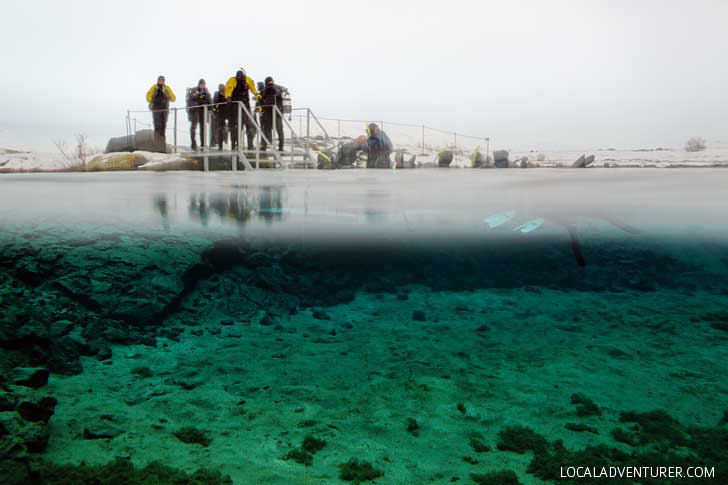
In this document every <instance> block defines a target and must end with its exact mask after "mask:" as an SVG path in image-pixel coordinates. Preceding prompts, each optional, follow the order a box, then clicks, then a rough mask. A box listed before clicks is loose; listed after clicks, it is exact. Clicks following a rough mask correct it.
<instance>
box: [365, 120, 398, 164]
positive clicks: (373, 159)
mask: <svg viewBox="0 0 728 485" xmlns="http://www.w3.org/2000/svg"><path fill="white" fill-rule="evenodd" d="M367 133H368V134H369V140H368V141H367V146H368V153H367V168H390V167H391V165H392V161H391V160H390V159H389V155H390V154H391V153H392V149H393V146H392V141H391V140H390V139H389V137H388V136H387V134H386V133H385V132H383V131H382V130H381V129H380V128H379V127H378V126H377V125H376V123H371V124H369V126H368V127H367Z"/></svg>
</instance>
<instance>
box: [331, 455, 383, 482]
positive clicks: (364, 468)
mask: <svg viewBox="0 0 728 485" xmlns="http://www.w3.org/2000/svg"><path fill="white" fill-rule="evenodd" d="M383 476H384V472H382V471H381V470H377V469H376V468H374V466H373V465H372V464H371V463H369V462H366V461H360V460H357V459H356V458H352V459H350V460H349V461H347V462H346V463H341V464H340V465H339V478H341V479H342V480H344V481H347V482H354V483H361V482H369V481H373V480H375V479H377V478H379V477H383Z"/></svg>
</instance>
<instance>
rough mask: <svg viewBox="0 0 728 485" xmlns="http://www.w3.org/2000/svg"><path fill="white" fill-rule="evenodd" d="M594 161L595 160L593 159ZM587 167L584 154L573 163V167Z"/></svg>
mask: <svg viewBox="0 0 728 485" xmlns="http://www.w3.org/2000/svg"><path fill="white" fill-rule="evenodd" d="M592 161H593V160H592ZM584 167H586V156H585V155H582V156H580V157H579V158H577V159H576V160H574V163H572V164H571V168H584Z"/></svg>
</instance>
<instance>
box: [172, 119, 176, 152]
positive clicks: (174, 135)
mask: <svg viewBox="0 0 728 485" xmlns="http://www.w3.org/2000/svg"><path fill="white" fill-rule="evenodd" d="M172 110H173V111H174V133H173V134H172V138H173V139H174V153H177V108H172Z"/></svg>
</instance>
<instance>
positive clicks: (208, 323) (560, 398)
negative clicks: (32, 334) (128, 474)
mask: <svg viewBox="0 0 728 485" xmlns="http://www.w3.org/2000/svg"><path fill="white" fill-rule="evenodd" d="M214 284H215V279H214V278H213V279H212V280H211V281H208V282H205V284H204V285H202V287H201V288H198V289H197V290H196V291H198V292H203V293H204V292H205V291H213V290H211V289H210V288H211V287H209V285H214ZM404 290H405V291H406V292H407V294H408V299H406V300H403V299H400V298H402V297H400V298H398V297H397V296H396V295H394V294H371V293H363V292H360V293H358V294H357V296H356V298H355V299H354V301H352V302H351V303H348V304H342V305H338V306H334V307H330V308H326V309H325V312H326V314H328V316H329V317H330V319H329V320H326V319H323V320H322V319H320V318H321V316H320V315H318V316H319V318H318V319H317V318H314V315H313V313H312V311H310V310H306V311H302V312H300V313H297V314H295V315H291V316H290V317H283V318H278V320H277V324H278V325H277V326H263V325H260V324H258V323H252V322H249V321H245V320H243V319H236V316H235V315H230V314H227V313H226V312H225V311H224V305H223V304H222V302H221V301H212V302H210V303H208V306H207V308H206V309H205V310H204V311H200V314H201V315H205V317H204V320H203V321H199V322H193V323H194V325H192V324H188V326H187V327H185V330H184V333H182V334H181V335H180V336H179V341H174V340H166V339H158V346H157V347H156V348H153V347H145V346H116V347H114V348H113V352H114V357H113V359H112V360H111V361H106V362H99V361H97V360H96V359H93V358H83V366H84V372H83V373H82V374H80V375H77V376H74V377H62V376H57V375H53V376H52V377H51V382H50V384H49V388H48V390H49V392H51V393H52V394H53V395H54V396H56V397H57V398H58V401H59V404H58V407H57V408H56V413H55V415H54V417H53V419H52V420H51V422H50V433H51V439H50V443H49V446H48V449H47V452H46V453H45V455H44V457H45V459H48V460H51V461H54V462H58V463H79V462H81V461H85V462H87V463H95V464H96V463H97V464H102V463H106V462H108V461H110V460H113V459H114V458H115V457H119V456H125V457H130V458H131V460H132V462H133V463H134V464H136V465H143V464H146V463H148V462H150V461H154V460H159V461H162V462H163V463H165V464H168V465H170V466H173V467H178V468H181V469H184V470H189V471H191V470H194V469H197V468H199V467H212V468H215V469H220V470H221V471H223V472H224V473H227V474H230V476H231V477H232V478H233V480H234V481H235V483H241V484H247V483H265V484H291V483H297V484H299V483H344V482H342V481H341V480H340V479H339V470H338V466H337V465H338V464H340V463H342V462H345V461H347V460H348V459H349V458H352V457H355V458H360V459H364V460H368V461H370V462H372V464H374V465H375V466H376V467H377V468H379V469H380V470H382V471H383V472H384V477H383V478H380V479H378V480H377V481H376V483H387V484H414V483H450V482H454V481H461V482H463V483H471V481H470V478H469V476H470V474H471V473H482V472H486V471H490V470H501V469H512V470H514V471H515V472H516V473H517V475H518V476H519V478H520V479H521V481H522V482H523V483H533V484H537V483H544V482H541V481H540V480H538V479H537V478H535V477H534V476H533V475H530V474H527V473H526V467H527V465H528V463H529V461H530V459H531V453H530V452H528V453H526V454H523V455H519V454H516V453H512V452H505V451H499V450H497V449H496V442H497V437H496V435H497V433H498V431H499V430H501V429H502V428H503V427H504V426H507V425H513V424H520V425H525V426H528V427H531V428H533V429H534V430H535V431H537V432H539V433H541V434H543V435H544V436H546V437H547V438H549V439H559V438H560V439H563V440H564V443H565V445H566V446H567V447H568V448H582V447H584V446H586V445H590V444H599V443H607V444H609V445H610V446H615V447H624V448H625V450H626V449H627V448H626V447H625V445H622V444H620V443H617V442H616V441H614V440H613V438H612V437H611V434H610V432H611V430H612V429H613V428H614V427H616V426H617V425H618V421H619V413H620V412H621V411H625V410H635V411H649V410H653V409H665V410H667V411H668V412H669V413H670V414H672V415H673V416H675V417H676V418H677V419H679V420H681V421H682V422H683V423H684V424H686V425H703V426H712V425H714V424H715V423H716V422H717V421H718V420H719V419H720V417H721V416H722V414H723V412H724V411H725V409H726V406H725V405H726V402H725V396H726V395H727V394H728V381H727V380H726V378H725V374H724V373H725V369H726V368H728V353H726V352H725V348H726V343H728V333H726V332H724V331H720V330H716V329H712V328H711V327H710V326H708V325H707V324H706V323H705V322H702V321H699V320H698V319H695V318H693V319H691V317H692V316H694V315H699V314H701V313H703V312H705V311H710V310H711V309H714V308H720V307H721V306H722V307H723V308H725V296H723V297H720V296H716V295H712V294H708V293H705V294H702V293H700V292H698V293H691V294H689V295H688V294H683V293H681V292H677V291H673V292H670V291H658V292H620V293H587V292H575V291H570V292H560V291H553V290H546V289H541V288H524V289H519V290H512V291H509V290H502V291H496V290H481V291H474V292H467V293H462V292H461V293H451V292H435V291H432V290H430V289H428V288H423V287H416V286H412V287H409V288H405V289H404ZM219 295H220V293H219V291H218V293H217V296H218V298H219ZM415 311H423V312H424V313H425V316H426V319H425V321H419V320H414V319H413V312H415ZM223 323H225V324H224V325H223ZM230 323H232V324H230ZM192 332H195V333H196V334H200V335H194V334H193V333H192ZM144 366H146V367H148V368H149V369H150V370H151V376H149V377H144V376H143V375H139V373H137V372H138V371H137V372H132V371H133V370H134V369H138V368H140V367H144ZM576 392H579V393H583V394H584V395H586V396H588V397H590V398H592V399H593V400H594V401H595V402H596V403H597V404H598V405H599V406H600V407H601V408H602V411H603V412H602V415H601V416H596V417H577V415H576V412H575V408H574V406H573V405H572V404H570V396H571V394H572V393H576ZM458 403H462V404H463V405H464V409H463V408H462V406H461V410H459V409H458ZM462 411H464V412H462ZM408 418H414V419H415V420H416V421H417V422H418V424H419V425H420V429H419V436H413V435H412V434H410V433H409V432H408V431H407V419H408ZM569 422H583V423H585V424H588V425H590V426H593V427H595V428H596V429H597V430H599V434H593V433H576V432H573V431H569V430H567V429H565V428H564V425H565V424H566V423H569ZM94 426H101V427H104V426H105V427H109V426H110V427H114V428H118V429H119V430H123V432H122V433H120V434H119V435H118V436H116V437H114V438H112V439H95V440H89V439H83V430H84V428H85V427H94ZM183 426H195V427H197V428H199V429H201V430H205V431H207V432H208V434H209V436H210V437H211V438H212V442H211V443H210V445H209V446H208V447H203V446H201V445H199V444H185V443H182V442H181V441H180V440H178V439H177V438H176V437H175V436H173V434H172V433H173V432H174V431H176V430H178V429H179V428H181V427H183ZM473 432H478V433H481V434H482V435H483V441H484V442H485V443H486V444H488V445H489V446H490V447H491V450H492V451H489V452H484V453H476V452H475V451H474V450H473V449H472V448H471V446H470V443H469V438H470V436H471V433H473ZM308 434H312V435H314V436H316V437H318V438H322V439H325V440H326V442H327V445H326V447H325V448H324V449H323V450H322V451H320V452H318V453H317V454H316V455H315V458H314V462H313V465H312V466H310V467H306V466H303V465H301V464H298V463H296V462H295V461H292V460H284V459H283V456H284V455H285V454H286V453H287V452H288V451H290V450H291V449H292V448H294V447H297V446H299V445H300V444H301V440H302V439H303V437H304V436H306V435H308ZM466 456H469V457H471V458H472V460H471V462H477V463H471V462H467V461H465V460H464V457H466Z"/></svg>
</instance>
